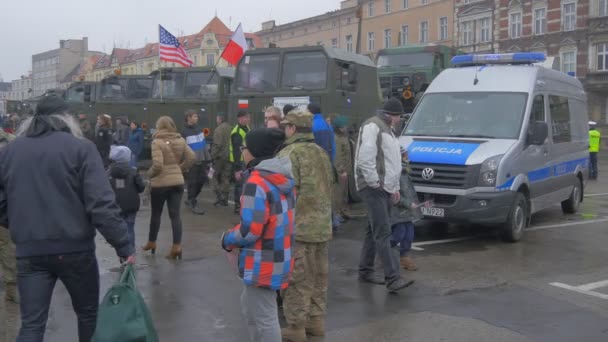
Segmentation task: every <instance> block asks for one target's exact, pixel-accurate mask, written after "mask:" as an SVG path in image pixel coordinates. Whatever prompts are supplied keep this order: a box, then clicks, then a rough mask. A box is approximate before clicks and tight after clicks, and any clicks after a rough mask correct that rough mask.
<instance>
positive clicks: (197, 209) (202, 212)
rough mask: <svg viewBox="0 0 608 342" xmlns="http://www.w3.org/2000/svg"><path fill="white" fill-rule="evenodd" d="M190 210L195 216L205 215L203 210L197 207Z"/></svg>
mask: <svg viewBox="0 0 608 342" xmlns="http://www.w3.org/2000/svg"><path fill="white" fill-rule="evenodd" d="M191 210H192V213H193V214H195V215H205V210H204V209H203V208H201V207H200V206H198V205H196V206H194V207H192V208H191Z"/></svg>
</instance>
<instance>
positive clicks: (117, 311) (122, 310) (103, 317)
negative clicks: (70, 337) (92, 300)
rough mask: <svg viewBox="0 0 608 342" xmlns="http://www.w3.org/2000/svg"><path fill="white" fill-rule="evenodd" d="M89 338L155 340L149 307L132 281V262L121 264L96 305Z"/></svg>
mask: <svg viewBox="0 0 608 342" xmlns="http://www.w3.org/2000/svg"><path fill="white" fill-rule="evenodd" d="M92 342H158V335H157V334H156V329H155V328H154V323H153V322H152V317H151V315H150V311H149V310H148V307H147V306H146V303H145V302H144V299H143V297H142V296H141V294H140V293H139V291H138V290H137V286H136V284H135V271H134V270H133V265H131V264H128V265H127V266H126V267H125V269H124V271H123V272H122V274H121V276H120V279H119V280H118V282H117V283H116V284H114V285H113V286H112V287H111V288H110V289H109V290H108V292H107V293H106V295H105V296H104V298H103V301H102V302H101V304H100V305H99V314H98V315H97V328H96V329H95V335H93V340H92Z"/></svg>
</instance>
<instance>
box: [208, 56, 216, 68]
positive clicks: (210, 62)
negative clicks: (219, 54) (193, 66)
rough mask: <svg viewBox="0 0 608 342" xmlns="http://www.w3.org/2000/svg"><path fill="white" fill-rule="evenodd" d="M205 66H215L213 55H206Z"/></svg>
mask: <svg viewBox="0 0 608 342" xmlns="http://www.w3.org/2000/svg"><path fill="white" fill-rule="evenodd" d="M207 65H210V66H214V65H215V55H214V54H208V55H207Z"/></svg>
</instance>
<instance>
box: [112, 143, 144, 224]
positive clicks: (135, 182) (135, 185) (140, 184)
mask: <svg viewBox="0 0 608 342" xmlns="http://www.w3.org/2000/svg"><path fill="white" fill-rule="evenodd" d="M110 159H111V160H112V164H111V165H110V168H109V170H108V179H109V180H110V185H111V186H112V190H114V194H115V196H116V203H117V204H118V206H119V207H120V209H121V214H122V215H123V216H125V215H128V214H134V213H137V212H138V211H139V204H140V198H139V194H140V193H142V192H143V191H144V189H145V188H146V185H145V184H144V181H143V179H142V178H141V176H140V175H139V174H138V173H137V170H136V169H134V168H132V167H131V166H130V165H129V161H130V160H131V150H129V149H128V148H127V147H125V146H118V147H114V148H112V149H111V150H110Z"/></svg>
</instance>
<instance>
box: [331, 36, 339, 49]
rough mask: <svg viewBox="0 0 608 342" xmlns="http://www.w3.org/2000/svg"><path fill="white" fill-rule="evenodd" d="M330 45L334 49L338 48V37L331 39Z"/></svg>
mask: <svg viewBox="0 0 608 342" xmlns="http://www.w3.org/2000/svg"><path fill="white" fill-rule="evenodd" d="M331 47H332V48H334V49H337V48H338V38H333V39H332V40H331Z"/></svg>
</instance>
